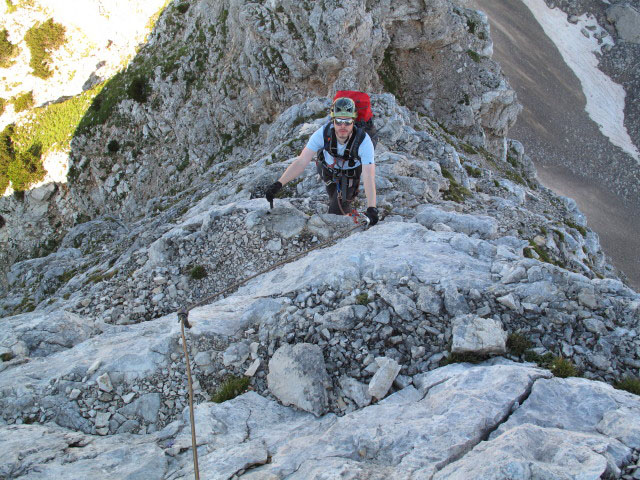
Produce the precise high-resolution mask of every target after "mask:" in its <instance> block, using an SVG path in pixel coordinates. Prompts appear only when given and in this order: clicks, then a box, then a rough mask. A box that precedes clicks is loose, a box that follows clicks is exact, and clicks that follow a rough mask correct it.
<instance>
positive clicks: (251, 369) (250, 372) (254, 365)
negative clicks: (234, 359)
mask: <svg viewBox="0 0 640 480" xmlns="http://www.w3.org/2000/svg"><path fill="white" fill-rule="evenodd" d="M260 363H261V361H260V359H259V358H256V359H255V360H254V361H253V363H252V364H251V365H249V368H247V370H246V371H245V372H244V374H245V376H247V377H253V376H254V375H255V374H256V372H257V371H258V368H260Z"/></svg>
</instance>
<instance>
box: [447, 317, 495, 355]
mask: <svg viewBox="0 0 640 480" xmlns="http://www.w3.org/2000/svg"><path fill="white" fill-rule="evenodd" d="M451 328H452V334H453V343H452V345H451V351H452V352H453V353H477V354H479V355H488V354H492V355H502V354H504V353H506V351H507V348H506V342H507V333H506V332H505V331H504V329H503V328H502V323H501V322H498V321H496V320H494V319H492V318H482V317H478V316H475V315H473V314H469V315H463V316H460V317H456V318H454V319H453V320H452V322H451Z"/></svg>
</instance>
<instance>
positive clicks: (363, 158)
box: [307, 125, 374, 170]
mask: <svg viewBox="0 0 640 480" xmlns="http://www.w3.org/2000/svg"><path fill="white" fill-rule="evenodd" d="M324 127H325V126H322V127H321V128H319V129H318V130H316V131H315V132H314V134H313V135H311V138H309V141H308V142H307V148H308V149H309V150H313V151H314V152H317V151H318V150H320V149H322V148H324V137H323V135H322V132H323V131H324ZM354 128H355V127H354ZM331 129H333V125H332V126H331ZM346 148H347V145H346V144H344V145H341V144H340V142H338V155H344V150H345V149H346ZM322 153H323V154H324V161H325V163H326V164H327V165H329V166H334V167H337V168H341V169H345V170H348V169H349V168H356V167H357V166H359V165H360V163H362V165H370V164H373V163H374V161H373V159H374V148H373V142H372V141H371V138H370V137H369V134H367V133H365V134H364V140H362V143H361V144H360V147H359V148H358V156H359V157H360V162H359V161H358V160H356V159H354V160H355V162H356V163H355V165H354V166H353V167H349V165H348V162H347V163H346V165H344V166H343V161H342V160H341V159H335V160H334V158H333V157H332V156H331V155H330V154H329V152H327V151H326V150H325V151H323V152H322ZM334 162H337V163H336V164H335V165H334Z"/></svg>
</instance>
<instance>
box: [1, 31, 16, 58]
mask: <svg viewBox="0 0 640 480" xmlns="http://www.w3.org/2000/svg"><path fill="white" fill-rule="evenodd" d="M16 55H18V46H17V45H14V44H13V43H11V42H10V41H9V32H7V29H6V28H4V29H2V31H0V67H2V68H8V67H10V66H11V64H12V63H13V62H12V59H13V57H15V56H16Z"/></svg>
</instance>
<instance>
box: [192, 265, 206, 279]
mask: <svg viewBox="0 0 640 480" xmlns="http://www.w3.org/2000/svg"><path fill="white" fill-rule="evenodd" d="M189 274H190V275H191V278H193V279H194V280H200V279H203V278H204V277H206V276H207V271H206V270H205V268H204V267H203V266H202V265H196V266H195V267H193V268H192V269H191V271H190V272H189Z"/></svg>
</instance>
